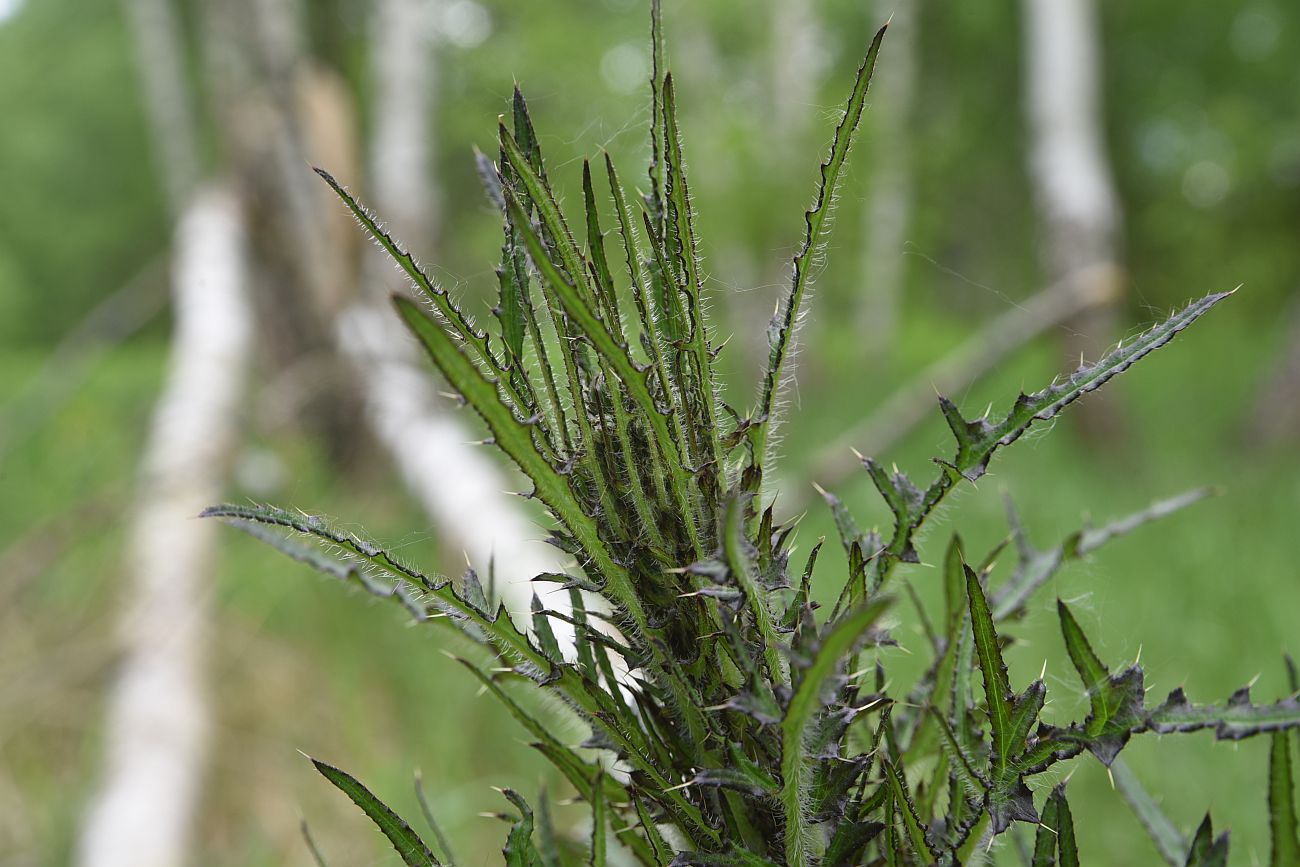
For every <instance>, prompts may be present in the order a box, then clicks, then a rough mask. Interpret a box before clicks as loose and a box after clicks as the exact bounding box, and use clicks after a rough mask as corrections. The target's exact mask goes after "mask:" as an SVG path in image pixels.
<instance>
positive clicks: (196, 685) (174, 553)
mask: <svg viewBox="0 0 1300 867" xmlns="http://www.w3.org/2000/svg"><path fill="white" fill-rule="evenodd" d="M175 248H176V260H175V266H174V274H173V278H172V291H173V309H174V311H175V320H176V324H175V332H174V335H173V338H172V350H171V358H170V361H169V367H168V374H167V381H166V384H165V386H164V388H163V392H162V394H161V395H160V396H159V399H158V403H157V406H156V408H155V410H154V417H153V422H152V425H151V428H150V431H149V436H148V440H147V441H146V443H145V449H144V459H143V466H142V476H141V479H140V482H139V491H138V501H137V505H136V507H135V512H134V514H133V516H132V518H131V524H130V530H129V539H128V574H129V576H130V587H129V589H128V590H127V595H126V610H125V612H124V615H123V618H122V622H121V630H120V635H121V642H122V657H121V662H120V669H119V672H118V678H117V682H116V684H115V686H114V688H113V692H112V696H111V699H110V706H109V714H108V722H107V728H106V736H105V759H106V767H105V772H104V776H103V781H102V783H101V785H100V788H99V791H98V792H97V793H96V795H95V796H94V798H93V800H92V801H91V805H90V809H89V813H88V815H87V819H86V822H85V824H84V827H83V829H82V836H81V839H80V840H79V843H78V848H77V856H76V857H77V862H76V863H77V864H78V865H81V867H181V865H184V864H189V863H192V861H193V851H192V849H191V845H190V839H191V833H192V825H193V819H194V815H195V812H196V806H197V802H198V798H199V793H200V789H201V783H202V775H203V764H204V759H205V755H206V751H207V738H208V718H209V715H208V708H207V702H206V696H205V694H204V688H203V682H204V676H203V670H202V669H203V658H204V642H205V633H206V630H207V595H208V583H209V580H210V578H211V574H212V568H213V562H214V560H215V554H216V551H215V545H214V533H215V532H217V530H218V526H217V525H216V524H212V523H209V522H206V521H199V520H196V519H195V516H196V515H198V513H199V512H200V511H201V510H202V509H203V508H204V507H205V506H208V505H211V504H212V503H214V502H217V501H218V500H219V499H220V498H221V495H222V492H223V489H224V486H225V485H224V482H225V479H226V477H227V470H228V465H229V459H230V453H231V451H232V448H233V445H234V443H235V439H236V436H237V432H238V419H239V403H240V396H241V393H242V390H243V383H244V378H245V367H246V360H247V358H248V355H249V343H250V334H251V331H252V323H251V313H250V308H249V304H248V299H247V298H246V297H245V273H244V232H243V225H242V217H241V215H240V213H239V210H238V206H237V204H236V202H235V200H234V198H233V197H232V196H230V195H229V194H228V193H226V192H225V191H221V190H207V191H204V192H201V193H200V194H198V195H197V196H196V197H195V199H194V202H193V204H192V205H191V206H190V207H189V209H188V210H187V211H186V212H185V214H184V216H183V217H182V219H181V221H180V224H179V226H178V227H177V232H176V245H175Z"/></svg>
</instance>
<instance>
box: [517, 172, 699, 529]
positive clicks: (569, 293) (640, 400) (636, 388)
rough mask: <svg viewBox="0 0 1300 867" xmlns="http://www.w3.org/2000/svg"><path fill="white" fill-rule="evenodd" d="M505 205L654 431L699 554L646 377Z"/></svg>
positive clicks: (545, 274)
mask: <svg viewBox="0 0 1300 867" xmlns="http://www.w3.org/2000/svg"><path fill="white" fill-rule="evenodd" d="M506 202H507V204H508V205H509V206H510V208H511V213H512V214H514V215H515V219H516V221H517V222H519V223H520V224H521V225H520V231H521V233H522V234H523V237H524V242H525V243H526V244H527V246H528V250H529V253H530V254H531V255H532V258H533V264H534V266H535V267H536V268H537V269H538V270H539V271H540V272H541V274H542V279H543V280H544V281H545V282H546V283H547V284H548V285H549V286H550V287H551V289H552V291H553V292H554V293H555V294H556V296H557V297H558V298H559V300H560V302H561V303H562V304H563V305H564V309H565V310H566V311H567V312H568V314H569V316H570V317H571V318H572V320H573V321H574V323H575V324H576V325H577V326H578V327H579V328H580V329H581V332H582V334H583V336H585V337H586V338H587V339H588V340H590V341H591V343H592V346H593V347H595V349H596V352H597V353H598V354H599V355H600V356H601V357H602V358H603V359H604V360H605V361H607V362H608V363H609V364H610V366H611V367H613V369H614V371H615V372H616V373H617V374H618V376H619V378H620V379H621V380H622V381H623V385H624V386H626V387H627V390H628V393H629V394H630V395H631V397H632V399H633V400H634V401H636V403H637V404H638V405H639V406H640V408H641V412H642V417H643V418H644V419H645V420H646V421H647V422H648V423H649V424H650V427H651V429H652V430H653V431H654V434H655V442H656V445H657V447H658V449H659V452H660V455H661V456H662V458H663V461H664V463H665V465H666V466H667V467H668V470H669V478H670V480H671V482H672V491H673V494H674V497H675V498H676V503H677V506H678V508H679V509H680V512H681V514H680V517H681V519H682V521H683V523H685V524H686V527H687V530H688V532H689V533H690V535H691V538H692V541H693V543H694V544H695V547H696V552H697V553H702V549H701V540H700V536H699V529H698V526H697V524H696V521H695V511H694V508H693V506H692V504H691V502H690V498H689V495H688V493H687V491H688V488H689V484H690V482H689V477H688V474H687V472H686V469H685V467H684V465H683V464H682V460H681V455H680V454H679V453H678V451H677V446H676V443H675V442H674V441H673V439H672V436H671V435H670V434H669V432H668V425H667V422H666V421H665V420H664V416H663V414H662V413H660V412H659V410H658V408H657V407H656V406H655V404H654V398H653V397H651V395H650V389H649V387H648V386H647V385H646V374H645V373H644V372H642V371H639V370H637V369H636V366H635V365H634V364H633V363H632V359H631V358H630V357H629V356H628V354H627V347H626V346H622V345H620V344H619V343H618V342H617V341H616V340H615V339H614V337H613V335H611V334H610V333H609V330H608V329H607V328H606V327H605V325H604V324H603V323H602V322H601V321H600V320H599V319H598V318H597V316H596V314H595V313H594V312H593V311H592V309H591V308H590V307H589V306H588V304H587V302H586V301H585V300H584V299H583V298H582V297H580V296H579V294H578V291H577V290H576V289H575V287H574V286H572V285H571V284H570V283H569V282H568V281H567V280H566V279H565V277H564V275H563V274H561V273H560V272H559V271H558V270H557V269H556V268H555V266H554V265H553V264H552V263H551V261H550V260H549V259H547V258H546V250H545V248H544V247H543V246H542V242H541V239H540V238H538V237H537V234H536V233H535V232H533V230H532V229H531V227H529V226H527V225H523V224H524V223H526V222H527V219H526V218H525V217H524V216H523V212H522V209H521V208H520V205H519V203H518V201H516V200H515V199H514V198H513V197H512V196H510V195H507V196H506Z"/></svg>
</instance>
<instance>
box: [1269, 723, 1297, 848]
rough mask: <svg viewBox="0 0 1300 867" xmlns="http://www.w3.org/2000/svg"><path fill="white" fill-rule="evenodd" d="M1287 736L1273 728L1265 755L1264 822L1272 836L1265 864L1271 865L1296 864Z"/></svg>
mask: <svg viewBox="0 0 1300 867" xmlns="http://www.w3.org/2000/svg"><path fill="white" fill-rule="evenodd" d="M1290 740H1291V739H1290V738H1288V737H1287V734H1286V732H1273V744H1272V747H1271V749H1270V750H1269V756H1268V826H1269V832H1270V837H1271V840H1272V850H1271V851H1272V858H1271V860H1270V861H1269V864H1271V865H1272V867H1297V865H1300V839H1298V836H1297V833H1296V812H1295V779H1294V776H1293V774H1292V771H1291V743H1290Z"/></svg>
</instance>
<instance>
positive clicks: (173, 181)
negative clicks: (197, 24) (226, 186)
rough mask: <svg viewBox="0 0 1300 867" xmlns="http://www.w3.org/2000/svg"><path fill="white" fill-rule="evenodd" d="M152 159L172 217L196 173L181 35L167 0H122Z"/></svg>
mask: <svg viewBox="0 0 1300 867" xmlns="http://www.w3.org/2000/svg"><path fill="white" fill-rule="evenodd" d="M126 12H127V20H128V22H129V24H130V27H131V38H132V41H133V42H134V44H135V62H136V66H137V68H138V71H139V76H140V85H141V89H142V90H143V91H144V97H145V100H144V104H145V117H146V118H147V120H148V122H149V128H150V132H151V133H152V135H151V141H152V142H153V147H154V151H155V153H154V155H153V156H154V159H155V160H156V161H157V162H158V169H159V172H158V174H159V177H160V178H161V180H162V182H163V186H164V188H165V192H166V194H167V203H168V205H169V206H170V208H171V216H172V218H173V219H179V218H180V216H181V214H182V213H183V212H184V211H185V209H186V207H187V206H188V205H189V202H190V197H191V195H192V193H193V192H194V188H195V185H196V184H197V183H198V178H199V144H198V127H197V124H196V122H195V117H194V101H193V99H191V96H190V92H189V75H188V73H187V71H186V67H185V61H184V57H185V39H184V35H183V34H182V32H181V26H180V22H179V21H178V20H177V18H176V9H175V8H174V6H173V4H172V0H126Z"/></svg>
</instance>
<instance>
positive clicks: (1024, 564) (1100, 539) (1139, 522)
mask: <svg viewBox="0 0 1300 867" xmlns="http://www.w3.org/2000/svg"><path fill="white" fill-rule="evenodd" d="M1213 494H1214V489H1213V488H1198V489H1197V490H1194V491H1188V492H1187V493H1184V494H1180V495H1178V496H1176V497H1170V498H1169V499H1165V500H1158V501H1156V502H1155V503H1152V504H1151V505H1150V506H1149V507H1147V508H1146V509H1143V510H1141V511H1139V512H1134V513H1133V514H1131V515H1127V516H1125V517H1123V518H1120V519H1119V520H1117V521H1112V522H1111V523H1109V524H1106V525H1105V526H1103V527H1097V528H1091V529H1087V530H1083V531H1081V532H1077V533H1071V534H1070V535H1069V536H1068V537H1067V538H1066V539H1064V540H1063V541H1062V542H1061V543H1060V544H1059V545H1057V546H1056V547H1054V548H1052V549H1051V550H1048V551H1037V550H1035V549H1034V548H1033V546H1032V545H1030V544H1029V540H1028V539H1027V538H1026V536H1025V534H1024V530H1023V529H1022V528H1021V527H1020V526H1019V522H1018V520H1016V519H1015V518H1014V515H1015V512H1014V507H1013V506H1011V505H1010V503H1009V502H1008V513H1009V517H1010V519H1011V520H1012V535H1013V537H1014V538H1015V540H1016V542H1017V547H1018V548H1019V549H1020V563H1019V565H1018V566H1017V567H1016V571H1015V574H1013V575H1012V576H1011V577H1010V578H1009V579H1008V580H1007V582H1006V583H1005V584H1003V585H1002V586H1001V587H999V588H998V589H997V590H996V591H994V592H993V593H992V594H991V596H990V599H989V603H990V605H991V606H992V608H993V618H994V619H995V620H998V621H1001V620H1006V619H1007V618H1010V617H1015V616H1017V615H1018V614H1020V613H1021V612H1022V611H1023V610H1024V607H1025V604H1026V603H1028V601H1029V599H1030V597H1032V596H1033V595H1034V593H1035V591H1037V590H1038V589H1039V588H1040V587H1042V586H1043V585H1044V584H1046V583H1047V582H1048V581H1050V580H1051V579H1052V577H1053V576H1054V575H1056V573H1057V571H1058V570H1059V569H1060V568H1061V567H1062V566H1063V565H1064V564H1065V563H1067V562H1069V561H1071V560H1081V559H1083V558H1084V557H1086V556H1087V555H1089V554H1091V553H1092V552H1093V551H1096V550H1097V549H1098V548H1100V547H1101V546H1102V545H1104V544H1106V543H1107V542H1110V541H1111V540H1113V539H1117V538H1119V537H1121V536H1124V535H1126V534H1128V533H1131V532H1133V531H1134V530H1136V529H1137V528H1139V527H1141V526H1143V525H1144V524H1148V523H1150V522H1151V521H1156V520H1159V519H1161V518H1164V517H1167V516H1169V515H1172V514H1174V513H1175V512H1178V511H1181V510H1182V509H1185V508H1187V507H1188V506H1190V505H1192V504H1193V503H1199V502H1200V501H1201V500H1204V499H1206V498H1207V497H1209V496H1211V495H1213Z"/></svg>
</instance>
